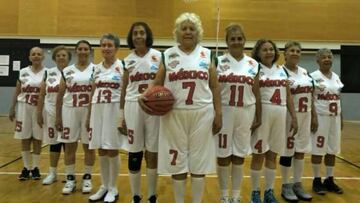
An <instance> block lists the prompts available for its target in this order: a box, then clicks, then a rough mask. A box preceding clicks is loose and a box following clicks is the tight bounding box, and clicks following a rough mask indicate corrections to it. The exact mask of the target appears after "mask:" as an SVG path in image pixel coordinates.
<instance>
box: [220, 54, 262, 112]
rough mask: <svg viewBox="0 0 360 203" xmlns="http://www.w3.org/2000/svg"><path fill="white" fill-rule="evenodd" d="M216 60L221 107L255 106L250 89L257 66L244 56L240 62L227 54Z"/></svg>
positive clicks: (256, 72) (252, 60) (251, 59)
mask: <svg viewBox="0 0 360 203" xmlns="http://www.w3.org/2000/svg"><path fill="white" fill-rule="evenodd" d="M217 60H218V64H217V68H216V69H217V74H218V80H219V83H220V87H221V103H222V105H224V106H238V107H242V106H248V105H252V104H255V102H256V99H255V95H254V93H253V91H252V88H253V85H254V79H255V77H256V75H257V74H258V66H259V64H258V63H257V62H256V61H255V60H254V59H253V58H250V57H248V56H246V55H245V54H244V57H243V58H242V59H241V60H240V61H237V60H236V59H235V58H234V57H232V56H231V54H229V53H227V54H225V55H222V56H220V57H218V59H217Z"/></svg>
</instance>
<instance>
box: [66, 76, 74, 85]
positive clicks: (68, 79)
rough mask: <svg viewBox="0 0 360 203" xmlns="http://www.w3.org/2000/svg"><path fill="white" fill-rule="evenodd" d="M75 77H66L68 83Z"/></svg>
mask: <svg viewBox="0 0 360 203" xmlns="http://www.w3.org/2000/svg"><path fill="white" fill-rule="evenodd" d="M73 79H74V77H72V76H70V77H67V78H66V82H67V83H71V81H72V80H73Z"/></svg>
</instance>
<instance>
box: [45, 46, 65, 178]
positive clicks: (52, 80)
mask: <svg viewBox="0 0 360 203" xmlns="http://www.w3.org/2000/svg"><path fill="white" fill-rule="evenodd" d="M52 59H53V60H54V61H55V63H56V66H55V67H53V68H50V69H48V70H47V71H46V73H45V77H44V81H43V82H42V84H41V87H40V97H39V104H38V124H39V125H40V127H42V128H43V132H44V142H45V143H46V144H49V145H50V167H49V173H48V175H47V176H46V178H45V179H44V180H43V184H44V185H50V184H52V183H53V182H55V181H56V179H57V173H56V169H57V165H58V162H59V158H60V152H61V147H62V146H63V145H64V143H61V142H58V141H57V139H58V137H59V136H61V133H60V132H58V131H57V130H56V128H55V111H56V110H55V104H56V96H57V94H58V91H59V84H60V80H61V71H62V70H63V69H64V68H65V67H66V66H68V64H69V62H70V60H71V52H70V51H69V50H68V49H67V48H66V47H65V46H57V47H55V48H54V49H53V53H52Z"/></svg>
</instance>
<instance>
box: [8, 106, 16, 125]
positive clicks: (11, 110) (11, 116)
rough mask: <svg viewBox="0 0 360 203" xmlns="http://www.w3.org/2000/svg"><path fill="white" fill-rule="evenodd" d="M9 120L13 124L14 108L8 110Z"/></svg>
mask: <svg viewBox="0 0 360 203" xmlns="http://www.w3.org/2000/svg"><path fill="white" fill-rule="evenodd" d="M9 119H10V121H11V122H13V121H14V120H15V108H13V107H12V108H10V111H9Z"/></svg>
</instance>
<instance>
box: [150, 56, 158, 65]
mask: <svg viewBox="0 0 360 203" xmlns="http://www.w3.org/2000/svg"><path fill="white" fill-rule="evenodd" d="M151 61H152V62H155V63H156V62H158V61H159V59H158V58H157V57H156V56H154V55H153V56H151Z"/></svg>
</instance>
